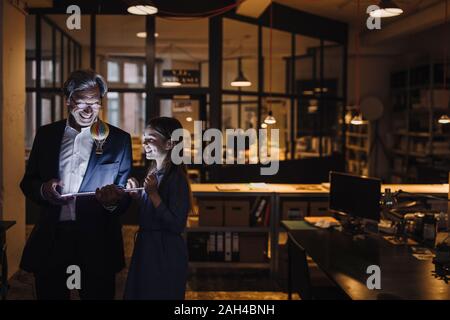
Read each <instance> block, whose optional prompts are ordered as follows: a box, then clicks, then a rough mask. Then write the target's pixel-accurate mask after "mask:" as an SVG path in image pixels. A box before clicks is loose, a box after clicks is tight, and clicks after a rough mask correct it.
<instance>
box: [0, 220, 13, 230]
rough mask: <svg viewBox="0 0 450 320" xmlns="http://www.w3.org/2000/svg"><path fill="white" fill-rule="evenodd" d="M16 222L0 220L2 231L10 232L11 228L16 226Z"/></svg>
mask: <svg viewBox="0 0 450 320" xmlns="http://www.w3.org/2000/svg"><path fill="white" fill-rule="evenodd" d="M15 224H16V222H15V221H3V220H0V230H2V231H3V230H8V229H9V228H11V227H12V226H13V225H15Z"/></svg>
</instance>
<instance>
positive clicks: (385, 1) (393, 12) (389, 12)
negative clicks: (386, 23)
mask: <svg viewBox="0 0 450 320" xmlns="http://www.w3.org/2000/svg"><path fill="white" fill-rule="evenodd" d="M378 7H379V9H376V10H373V11H371V12H370V16H371V17H374V18H389V17H395V16H399V15H401V14H402V13H403V10H402V9H401V8H400V7H399V6H398V5H397V4H396V3H395V2H394V1H392V0H381V1H380V3H379V4H378Z"/></svg>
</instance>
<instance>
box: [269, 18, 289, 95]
mask: <svg viewBox="0 0 450 320" xmlns="http://www.w3.org/2000/svg"><path fill="white" fill-rule="evenodd" d="M290 56H291V34H290V33H288V32H284V31H279V30H276V29H273V30H272V59H270V57H271V55H270V29H269V28H266V27H263V59H264V91H265V92H269V91H270V89H271V88H272V92H279V93H286V92H287V90H286V85H287V83H286V67H287V64H288V62H289V57H290ZM270 78H272V80H271V79H270Z"/></svg>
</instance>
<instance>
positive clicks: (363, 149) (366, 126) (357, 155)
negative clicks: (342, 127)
mask: <svg viewBox="0 0 450 320" xmlns="http://www.w3.org/2000/svg"><path fill="white" fill-rule="evenodd" d="M348 122H350V121H348ZM345 143H346V160H347V172H349V173H353V174H358V175H365V176H368V175H370V170H369V169H370V163H369V162H370V148H371V147H370V143H371V126H370V122H369V121H367V122H364V123H362V124H360V125H352V124H350V123H347V131H346V133H345Z"/></svg>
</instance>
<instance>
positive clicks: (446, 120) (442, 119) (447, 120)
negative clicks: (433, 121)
mask: <svg viewBox="0 0 450 320" xmlns="http://www.w3.org/2000/svg"><path fill="white" fill-rule="evenodd" d="M438 122H439V123H440V124H449V123H450V118H449V117H448V115H446V114H444V115H442V116H441V117H440V118H439V120H438Z"/></svg>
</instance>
